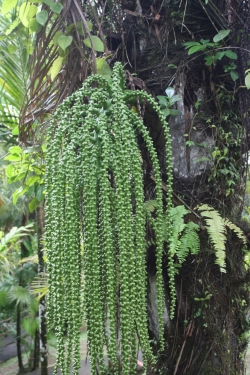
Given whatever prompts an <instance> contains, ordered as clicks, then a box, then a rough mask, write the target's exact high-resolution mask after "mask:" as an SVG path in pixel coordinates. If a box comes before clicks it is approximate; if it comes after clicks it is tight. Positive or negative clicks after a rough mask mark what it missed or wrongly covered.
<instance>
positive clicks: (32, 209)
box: [28, 197, 40, 212]
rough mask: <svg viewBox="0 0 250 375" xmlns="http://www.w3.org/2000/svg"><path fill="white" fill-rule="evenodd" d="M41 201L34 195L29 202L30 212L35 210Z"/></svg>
mask: <svg viewBox="0 0 250 375" xmlns="http://www.w3.org/2000/svg"><path fill="white" fill-rule="evenodd" d="M39 204H40V202H38V200H37V199H36V197H34V198H33V199H32V201H31V202H30V203H29V204H28V208H29V211H30V212H34V211H35V209H36V208H37V207H38V206H39Z"/></svg>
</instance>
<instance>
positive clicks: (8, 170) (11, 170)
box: [5, 164, 16, 177]
mask: <svg viewBox="0 0 250 375" xmlns="http://www.w3.org/2000/svg"><path fill="white" fill-rule="evenodd" d="M15 170H16V168H15V167H14V165H13V164H10V165H8V167H7V168H6V170H5V172H6V175H7V177H12V176H13V175H14V172H15Z"/></svg>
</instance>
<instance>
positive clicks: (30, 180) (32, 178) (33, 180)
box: [25, 176, 40, 186]
mask: <svg viewBox="0 0 250 375" xmlns="http://www.w3.org/2000/svg"><path fill="white" fill-rule="evenodd" d="M39 180H40V176H30V177H29V178H28V179H27V181H25V184H26V185H27V186H32V185H34V184H35V183H36V182H37V181H39Z"/></svg>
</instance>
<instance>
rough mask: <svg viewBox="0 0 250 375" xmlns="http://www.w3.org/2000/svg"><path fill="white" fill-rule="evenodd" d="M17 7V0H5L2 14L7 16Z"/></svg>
mask: <svg viewBox="0 0 250 375" xmlns="http://www.w3.org/2000/svg"><path fill="white" fill-rule="evenodd" d="M16 5H17V0H4V1H3V5H2V9H1V13H2V14H3V15H5V14H6V13H8V12H9V11H10V10H11V9H13V8H14V7H15V6H16Z"/></svg>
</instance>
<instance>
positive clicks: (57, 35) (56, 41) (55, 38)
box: [53, 31, 63, 47]
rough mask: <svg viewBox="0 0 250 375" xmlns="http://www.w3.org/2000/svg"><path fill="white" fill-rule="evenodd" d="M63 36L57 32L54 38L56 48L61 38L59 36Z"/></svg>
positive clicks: (60, 32)
mask: <svg viewBox="0 0 250 375" xmlns="http://www.w3.org/2000/svg"><path fill="white" fill-rule="evenodd" d="M61 35H63V32H62V31H57V32H56V33H55V35H54V36H53V44H54V46H55V47H57V46H58V38H59V36H61Z"/></svg>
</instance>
